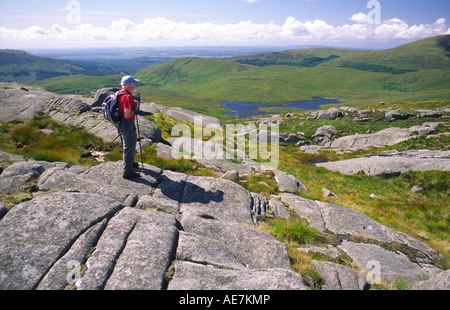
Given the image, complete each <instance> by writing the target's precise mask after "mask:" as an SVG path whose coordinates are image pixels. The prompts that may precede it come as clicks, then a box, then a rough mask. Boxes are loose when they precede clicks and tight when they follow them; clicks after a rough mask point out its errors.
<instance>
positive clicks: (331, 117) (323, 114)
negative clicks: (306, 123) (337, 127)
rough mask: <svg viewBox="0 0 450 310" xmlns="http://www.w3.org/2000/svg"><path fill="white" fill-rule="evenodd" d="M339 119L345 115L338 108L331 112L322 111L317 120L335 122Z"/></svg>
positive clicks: (332, 109)
mask: <svg viewBox="0 0 450 310" xmlns="http://www.w3.org/2000/svg"><path fill="white" fill-rule="evenodd" d="M338 117H344V113H343V112H342V111H341V110H339V109H337V108H331V109H329V110H323V111H320V112H319V115H318V116H317V119H327V120H335V119H336V118H338Z"/></svg>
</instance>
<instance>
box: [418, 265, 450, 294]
mask: <svg viewBox="0 0 450 310" xmlns="http://www.w3.org/2000/svg"><path fill="white" fill-rule="evenodd" d="M411 290H424V291H448V290H450V270H447V271H444V272H441V273H439V274H438V275H435V276H433V277H431V278H430V279H429V280H427V281H419V282H416V283H415V284H414V285H413V286H412V287H411Z"/></svg>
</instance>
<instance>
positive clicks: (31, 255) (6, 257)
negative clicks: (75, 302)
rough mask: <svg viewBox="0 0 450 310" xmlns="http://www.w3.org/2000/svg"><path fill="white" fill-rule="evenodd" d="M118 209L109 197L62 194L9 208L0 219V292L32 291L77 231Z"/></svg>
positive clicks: (116, 203) (72, 240)
mask: <svg viewBox="0 0 450 310" xmlns="http://www.w3.org/2000/svg"><path fill="white" fill-rule="evenodd" d="M121 208H123V206H122V205H121V204H120V203H118V202H117V201H115V200H113V199H111V198H107V197H104V196H100V195H95V194H86V193H66V192H59V193H54V194H49V195H45V194H44V195H40V196H38V197H36V198H34V199H33V200H31V201H28V202H24V203H22V204H19V205H17V206H15V207H14V208H13V209H12V210H11V211H9V212H8V214H6V216H5V217H4V218H3V219H2V221H0V240H1V242H0V289H2V290H5V289H6V290H15V289H20V290H32V289H35V288H36V287H37V286H38V285H39V283H40V281H41V279H43V278H44V277H45V275H46V273H47V271H48V270H49V268H50V267H51V266H53V265H54V264H55V262H57V261H58V260H59V258H61V257H62V256H64V254H66V253H67V251H68V250H69V249H70V248H71V245H72V244H74V242H75V241H76V240H77V239H78V238H79V237H80V232H84V231H87V230H88V229H90V228H91V227H93V226H95V225H96V224H98V223H99V222H101V221H103V220H104V219H109V218H111V217H112V216H113V215H114V214H115V213H116V212H117V211H119V210H120V209H121ZM66 274H67V273H66Z"/></svg>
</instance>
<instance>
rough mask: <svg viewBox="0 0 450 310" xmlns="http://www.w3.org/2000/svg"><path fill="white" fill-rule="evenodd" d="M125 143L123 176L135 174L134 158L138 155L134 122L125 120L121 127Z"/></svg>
mask: <svg viewBox="0 0 450 310" xmlns="http://www.w3.org/2000/svg"><path fill="white" fill-rule="evenodd" d="M119 133H120V135H121V136H122V141H123V174H124V175H127V174H130V173H132V172H133V165H134V156H135V154H136V141H137V132H136V126H135V125H134V122H132V121H128V120H123V121H122V122H121V123H120V126H119Z"/></svg>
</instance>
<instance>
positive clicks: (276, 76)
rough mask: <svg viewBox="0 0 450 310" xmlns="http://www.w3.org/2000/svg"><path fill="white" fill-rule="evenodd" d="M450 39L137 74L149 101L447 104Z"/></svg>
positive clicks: (169, 66) (179, 65)
mask: <svg viewBox="0 0 450 310" xmlns="http://www.w3.org/2000/svg"><path fill="white" fill-rule="evenodd" d="M449 37H450V36H439V37H433V38H428V39H424V40H420V41H416V42H413V43H409V44H405V45H402V46H399V47H397V48H393V49H389V50H383V51H367V50H350V49H348V50H346V49H335V48H312V49H299V50H290V51H285V52H273V53H264V54H257V55H251V56H243V57H234V58H232V59H229V60H218V59H201V58H180V59H177V60H174V61H171V62H168V63H164V64H162V65H159V66H155V67H152V68H148V69H144V70H141V71H139V72H137V73H136V74H135V75H136V76H137V77H138V78H140V79H141V80H142V81H143V83H144V84H145V85H142V86H140V87H139V89H140V91H142V92H143V93H144V94H150V95H151V96H152V98H155V96H158V94H157V93H156V94H155V92H154V90H155V89H157V90H163V91H169V92H174V93H178V94H182V95H183V96H184V97H183V101H188V100H189V99H187V98H195V99H196V100H197V99H198V100H215V101H239V102H255V103H266V104H283V103H287V102H291V101H303V100H310V99H311V98H312V97H323V98H332V99H339V100H341V101H342V102H344V103H345V104H351V105H363V104H367V103H379V102H380V101H386V102H393V101H395V102H399V101H400V102H403V101H427V100H447V99H448V98H449V95H450V87H449V85H450V74H448V70H450V57H449V55H450V52H449V51H448V50H449V44H448V42H449ZM151 92H153V93H151ZM172 97H173V96H172ZM173 100H177V101H178V99H177V98H174V99H173ZM180 100H181V99H180ZM166 104H167V102H166ZM209 105H211V107H210V108H212V109H214V108H213V107H212V106H213V105H217V104H216V103H214V104H213V103H210V104H209ZM193 106H194V105H193Z"/></svg>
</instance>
